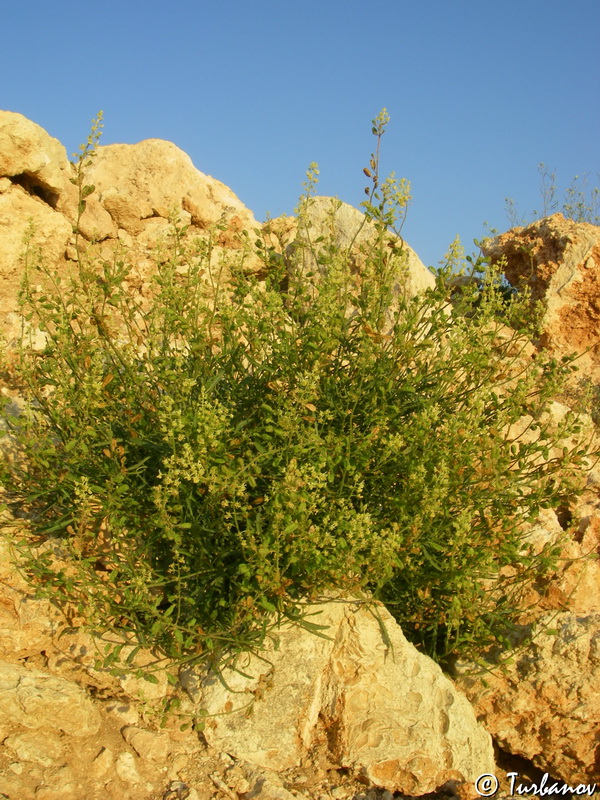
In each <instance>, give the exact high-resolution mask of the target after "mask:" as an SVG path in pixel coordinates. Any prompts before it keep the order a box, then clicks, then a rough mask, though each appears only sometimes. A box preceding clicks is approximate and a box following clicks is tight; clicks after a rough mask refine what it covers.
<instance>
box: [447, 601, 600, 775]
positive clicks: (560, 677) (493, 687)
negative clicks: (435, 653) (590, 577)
mask: <svg viewBox="0 0 600 800" xmlns="http://www.w3.org/2000/svg"><path fill="white" fill-rule="evenodd" d="M546 629H549V632H548V633H545V632H544V631H545V630H546ZM539 631H540V632H539V633H538V634H537V635H536V636H535V638H534V639H533V641H532V642H531V643H530V644H529V645H527V646H526V647H525V648H524V649H522V650H518V651H517V652H516V654H515V655H514V659H513V661H511V663H508V664H505V665H504V667H503V668H500V667H499V666H498V667H497V668H496V669H494V671H493V672H488V671H486V673H485V675H483V679H482V678H480V677H478V676H477V675H476V674H474V673H473V671H472V670H473V667H472V665H467V664H462V665H460V666H459V678H458V686H459V687H460V688H461V689H463V691H465V693H466V694H467V697H468V698H469V699H470V701H471V702H472V703H473V705H474V707H475V710H476V712H477V715H478V718H479V719H480V720H481V721H482V723H483V724H484V725H485V728H486V729H487V730H488V731H490V733H491V734H492V735H493V736H494V738H495V739H496V741H497V742H498V744H499V745H500V747H502V748H503V749H505V750H507V751H508V752H510V753H513V754H515V755H520V756H524V757H525V758H527V759H530V760H531V761H533V763H534V764H535V765H536V766H537V767H539V768H540V769H542V770H544V771H547V772H549V773H550V774H551V775H552V776H553V777H554V778H555V779H561V780H564V781H566V782H567V783H570V784H577V783H581V782H584V783H585V782H590V781H592V782H593V781H597V780H600V773H599V771H598V753H599V742H598V730H599V726H600V613H595V614H589V615H587V616H578V615H576V614H573V613H571V612H559V613H557V612H551V613H548V614H546V615H544V616H542V617H541V618H540V620H539Z"/></svg>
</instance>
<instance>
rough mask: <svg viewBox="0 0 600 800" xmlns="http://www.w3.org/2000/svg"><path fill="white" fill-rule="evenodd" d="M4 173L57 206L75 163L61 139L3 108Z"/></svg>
mask: <svg viewBox="0 0 600 800" xmlns="http://www.w3.org/2000/svg"><path fill="white" fill-rule="evenodd" d="M0 176H8V177H9V178H12V181H11V182H13V183H14V182H16V183H18V184H19V185H21V186H24V187H25V189H26V190H27V191H28V192H30V193H31V194H36V195H37V196H38V197H40V198H42V199H43V200H44V201H45V202H47V203H48V204H49V205H51V206H52V207H54V206H55V205H56V202H57V200H58V196H59V195H60V193H61V192H62V191H63V190H64V189H65V186H66V185H67V184H68V181H69V178H70V177H71V165H70V164H69V160H68V158H67V152H66V150H65V148H64V147H63V146H62V144H61V143H60V142H59V141H58V139H54V138H53V137H52V136H50V135H49V134H48V133H46V131H45V130H44V129H43V128H41V127H40V126H39V125H36V124H35V122H31V120H29V119H27V117H24V116H23V115H22V114H17V113H15V112H13V111H0Z"/></svg>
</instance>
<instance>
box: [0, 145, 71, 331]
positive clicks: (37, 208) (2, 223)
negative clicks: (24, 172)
mask: <svg viewBox="0 0 600 800" xmlns="http://www.w3.org/2000/svg"><path fill="white" fill-rule="evenodd" d="M1 153H2V151H1V150H0V155H1ZM30 231H31V235H30V241H29V245H28V248H29V253H30V261H31V262H32V263H31V266H35V263H36V260H35V259H36V251H39V252H40V253H41V255H42V258H43V260H44V263H45V264H47V265H50V266H53V265H54V264H56V263H57V262H58V261H59V260H60V259H61V258H62V257H63V256H64V254H65V251H66V249H67V245H68V243H69V240H70V238H71V235H72V232H73V231H72V226H71V224H70V223H69V222H68V221H67V220H66V219H65V217H63V215H62V214H59V213H58V212H57V211H54V210H53V209H52V208H51V207H50V206H49V205H48V204H47V203H44V202H43V201H42V200H40V199H39V198H38V197H35V196H31V195H30V194H28V193H27V192H26V191H25V190H24V189H22V188H21V187H20V186H14V187H12V188H11V189H10V190H9V191H7V192H4V193H2V194H0V310H1V311H2V314H3V316H6V315H7V314H9V313H10V312H14V311H15V310H16V309H17V296H18V292H19V289H20V287H21V281H22V279H23V259H24V253H25V251H26V244H25V241H26V239H27V238H29V232H30Z"/></svg>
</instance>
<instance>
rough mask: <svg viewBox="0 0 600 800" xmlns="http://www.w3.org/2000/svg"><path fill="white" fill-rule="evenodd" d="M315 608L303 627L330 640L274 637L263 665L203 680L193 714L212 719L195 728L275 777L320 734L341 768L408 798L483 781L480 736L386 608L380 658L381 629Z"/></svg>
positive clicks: (300, 632) (307, 635)
mask: <svg viewBox="0 0 600 800" xmlns="http://www.w3.org/2000/svg"><path fill="white" fill-rule="evenodd" d="M317 609H318V611H319V613H318V615H317V616H312V617H310V620H311V621H312V622H316V623H318V624H323V625H327V626H328V627H327V629H326V630H325V631H324V633H325V634H326V636H327V637H328V638H326V639H325V638H321V637H317V636H315V635H314V634H313V633H311V632H309V631H306V630H304V629H302V628H300V627H291V628H284V629H282V630H280V631H279V632H278V638H279V647H278V648H277V649H276V648H275V646H274V645H272V646H271V647H270V649H268V650H267V653H266V654H265V656H266V657H265V660H259V659H258V658H254V657H251V656H249V657H248V659H247V661H245V662H244V663H241V662H240V664H239V665H238V668H239V670H241V671H238V672H235V671H233V670H226V671H225V672H224V673H223V675H222V681H220V680H218V679H217V678H216V677H214V676H212V677H209V678H207V679H206V680H205V687H204V695H203V699H202V707H203V708H205V709H206V710H207V711H208V713H209V714H210V715H217V716H213V717H210V718H209V719H208V722H207V727H206V730H205V736H206V739H207V741H208V742H209V743H210V744H211V745H212V746H214V747H218V748H220V749H223V750H225V751H226V752H228V753H230V754H232V755H234V756H235V757H236V758H241V759H244V760H246V761H249V762H251V763H254V764H257V765H258V766H261V767H263V768H266V769H275V770H282V769H286V768H288V767H291V766H294V765H296V764H298V763H299V762H300V760H301V759H302V757H303V756H304V755H305V754H306V752H307V751H308V750H309V749H310V747H311V746H312V745H313V744H314V743H315V742H316V741H317V739H318V737H319V735H321V734H322V731H321V732H320V727H319V726H320V725H324V726H325V728H326V730H327V736H328V740H329V747H330V749H331V750H332V752H333V753H334V754H335V757H336V759H337V761H338V763H339V764H340V765H341V766H343V767H346V768H349V769H351V770H352V771H353V772H354V773H355V774H358V775H360V776H362V777H363V778H364V779H366V780H368V781H370V782H372V783H374V784H376V785H377V786H380V787H383V788H386V789H388V790H390V791H402V792H407V793H410V794H414V795H418V794H425V793H426V792H430V791H433V790H434V789H436V788H437V787H439V786H441V785H442V784H443V783H445V782H446V781H448V780H453V779H455V780H462V781H470V780H474V779H475V778H476V777H477V776H478V775H479V774H481V773H482V772H488V771H493V767H494V760H493V754H492V746H491V740H490V737H489V735H488V734H487V733H486V732H485V731H484V730H483V729H482V728H480V727H479V726H478V724H477V722H476V720H475V717H474V714H473V711H472V709H471V707H470V706H469V703H468V702H467V700H466V699H465V697H463V696H462V695H461V694H460V693H459V692H457V691H456V690H455V689H454V687H453V685H452V683H451V681H450V680H448V679H447V678H446V677H445V676H444V675H443V674H442V672H441V670H440V669H439V667H437V665H435V664H434V663H433V662H432V661H431V660H430V659H428V658H427V657H425V656H423V655H421V654H420V653H418V652H417V650H416V649H415V648H414V647H413V646H412V645H411V644H409V643H408V642H407V641H406V639H405V638H404V636H403V634H402V631H401V630H400V628H399V627H398V625H397V624H396V623H395V622H394V620H393V618H392V617H391V616H390V615H389V613H387V611H385V609H383V608H378V614H379V616H380V620H381V623H382V624H383V625H385V628H386V630H387V634H388V636H389V638H390V641H391V647H390V648H388V647H387V646H386V644H385V643H384V640H383V638H382V631H381V627H380V621H378V620H377V618H376V617H375V616H374V615H373V614H372V613H371V612H369V611H368V610H367V609H365V608H363V607H361V606H360V605H358V604H353V603H351V602H331V603H327V604H325V605H322V606H316V607H315V609H314V610H315V611H316V610H317ZM242 672H243V673H244V674H242ZM247 676H251V677H247ZM226 687H229V688H226Z"/></svg>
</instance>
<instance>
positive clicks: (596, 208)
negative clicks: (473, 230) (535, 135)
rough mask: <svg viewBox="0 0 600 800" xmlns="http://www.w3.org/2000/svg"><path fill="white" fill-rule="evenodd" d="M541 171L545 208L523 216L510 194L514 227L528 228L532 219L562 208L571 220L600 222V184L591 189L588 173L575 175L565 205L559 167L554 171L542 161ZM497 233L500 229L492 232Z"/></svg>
mask: <svg viewBox="0 0 600 800" xmlns="http://www.w3.org/2000/svg"><path fill="white" fill-rule="evenodd" d="M538 172H539V173H540V196H541V199H542V211H541V212H539V211H536V210H534V211H533V212H532V213H531V215H530V216H529V217H527V216H522V215H519V213H518V211H517V204H516V203H515V201H514V200H513V199H512V198H510V197H507V198H506V200H505V203H506V215H507V217H508V221H509V223H510V226H511V228H514V227H517V226H519V227H525V226H527V225H529V224H530V223H531V222H532V221H535V220H538V219H540V218H544V217H547V216H549V215H550V214H554V213H555V212H557V211H560V212H561V213H562V214H563V215H564V216H565V217H566V218H567V219H572V220H573V221H574V222H590V223H591V224H592V225H600V187H598V186H594V187H592V188H591V189H590V188H589V183H588V176H587V175H575V177H574V178H573V180H572V182H571V184H570V186H568V187H567V189H566V190H565V193H564V199H563V202H562V204H561V202H560V200H559V197H558V184H557V180H556V170H552V171H551V170H550V169H549V168H548V167H547V166H546V165H545V164H543V163H540V164H538ZM492 233H497V231H492Z"/></svg>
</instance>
